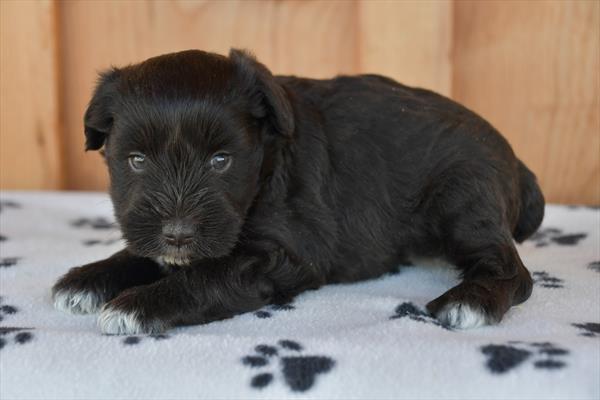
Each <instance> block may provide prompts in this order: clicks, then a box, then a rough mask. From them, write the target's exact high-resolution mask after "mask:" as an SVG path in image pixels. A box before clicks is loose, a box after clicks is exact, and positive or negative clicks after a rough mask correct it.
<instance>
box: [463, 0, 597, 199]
mask: <svg viewBox="0 0 600 400" xmlns="http://www.w3.org/2000/svg"><path fill="white" fill-rule="evenodd" d="M599 42H600V2H598V1H519V2H506V1H485V2H482V1H459V2H456V3H455V21H454V52H453V55H454V57H453V63H454V66H453V85H452V86H453V91H452V93H453V97H454V98H455V99H456V100H458V101H460V102H463V103H464V104H466V105H467V106H469V107H471V108H472V109H474V110H476V111H477V112H479V113H480V114H481V115H482V116H483V117H485V118H486V119H488V120H489V121H490V122H492V124H494V125H495V126H496V127H497V128H498V129H499V130H500V131H501V132H502V133H503V134H504V135H505V137H507V138H508V140H509V141H510V142H511V144H512V146H513V148H514V149H515V152H516V153H517V155H518V156H519V157H520V158H521V159H522V160H523V161H525V163H526V164H527V165H528V166H529V167H530V168H531V169H532V170H533V171H534V172H535V173H536V174H537V175H538V178H539V180H540V182H541V186H542V189H543V191H544V193H545V195H546V198H547V200H548V201H551V202H561V203H587V204H600V112H599V110H600V82H599V79H600V77H599V71H600V43H599Z"/></svg>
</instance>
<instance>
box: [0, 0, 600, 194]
mask: <svg viewBox="0 0 600 400" xmlns="http://www.w3.org/2000/svg"><path fill="white" fill-rule="evenodd" d="M0 4H1V7H2V8H1V13H2V28H1V29H2V31H1V37H2V54H1V55H2V60H1V62H2V64H1V66H2V69H1V71H0V73H1V84H2V90H1V99H0V100H1V101H0V103H1V104H2V107H1V120H2V125H1V130H0V145H1V146H0V147H1V152H0V155H1V158H0V187H1V188H44V189H46V188H64V189H101V190H103V189H105V188H106V183H107V175H106V172H105V168H104V166H103V164H102V162H101V160H100V157H99V156H98V155H97V154H96V153H84V152H83V126H82V116H83V112H84V110H85V107H86V104H87V101H88V100H89V96H90V92H91V90H92V87H93V84H94V81H95V78H96V72H97V71H98V70H101V69H103V68H107V67H108V66H110V65H123V64H128V63H132V62H137V61H141V60H143V59H145V58H147V57H150V56H154V55H157V54H160V53H165V52H172V51H177V50H182V49H188V48H201V49H205V50H209V51H216V52H220V53H226V52H227V51H228V50H229V48H230V47H244V48H249V49H251V50H253V51H254V52H255V54H256V55H257V56H258V58H259V59H260V60H261V61H263V62H264V63H265V64H267V65H268V66H269V67H270V68H271V69H272V70H273V71H274V72H275V73H285V74H298V75H306V76H312V77H329V76H332V75H335V74H339V73H362V72H378V73H382V74H386V75H389V76H392V77H394V78H396V79H398V80H399V81H402V82H403V83H407V84H410V85H417V86H423V87H427V88H431V89H433V90H436V91H439V92H441V93H443V94H445V95H448V96H451V97H453V98H455V99H457V100H458V101H460V102H463V103H464V104H466V105H467V106H469V107H471V108H473V109H474V110H476V111H477V112H479V113H481V114H482V115H483V116H484V117H485V118H487V119H488V120H490V121H491V122H492V123H493V124H494V125H496V126H497V127H498V128H499V129H500V130H501V131H502V132H503V133H504V135H505V136H506V137H507V138H508V139H509V141H510V142H511V143H512V144H513V146H514V148H515V150H516V152H517V153H518V154H519V156H520V157H521V158H522V159H523V160H524V161H525V162H526V163H528V165H530V166H531V168H532V169H533V170H534V171H535V172H536V174H538V176H539V177H540V181H541V182H542V186H543V189H544V192H545V193H546V196H547V197H548V199H549V200H551V201H558V202H571V203H589V204H598V203H600V119H599V114H600V111H599V109H600V104H599V96H600V87H599V86H600V82H599V81H598V73H599V71H600V65H599V60H600V2H597V1H577V0H575V1H570V2H566V1H564V2H563V1H560V0H554V1H523V2H519V1H513V2H505V1H498V2H496V1H473V2H469V1H450V0H449V1H379V0H363V1H352V2H351V1H328V0H323V1H319V0H310V1H308V0H307V1H295V0H264V1H252V0H247V1H244V0H231V1H227V0H222V1H138V0H132V1H128V0H122V1H68V2H67V1H65V2H59V1H51V0H45V1H38V0H22V1H11V0H2V1H0Z"/></svg>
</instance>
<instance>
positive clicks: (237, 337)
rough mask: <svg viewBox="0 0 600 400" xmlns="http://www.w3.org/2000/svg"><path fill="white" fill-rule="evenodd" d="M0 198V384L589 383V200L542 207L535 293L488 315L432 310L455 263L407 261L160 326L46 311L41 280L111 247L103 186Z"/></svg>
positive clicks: (25, 391) (547, 390) (493, 391)
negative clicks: (490, 321) (180, 324)
mask: <svg viewBox="0 0 600 400" xmlns="http://www.w3.org/2000/svg"><path fill="white" fill-rule="evenodd" d="M0 201H1V202H0V207H1V208H0V221H1V223H0V241H1V242H0V246H1V247H0V296H1V298H0V398H2V399H17V398H20V399H34V398H44V399H48V398H56V399H88V398H89V399H92V398H94V399H95V398H115V399H125V398H139V399H142V398H143V399H154V398H156V399H220V398H227V399H231V398H277V399H282V398H291V399H304V398H306V399H402V398H407V399H408V398H410V399H414V398H427V399H431V398H448V399H458V398H461V399H482V398H486V399H517V398H518V399H524V398H526V399H535V398H540V399H542V398H543V399H550V398H553V399H554V398H556V399H567V398H569V399H598V398H600V242H599V241H600V232H599V230H600V211H599V210H598V209H597V208H596V209H594V208H591V207H581V206H580V207H578V206H548V207H547V210H546V218H545V220H544V223H543V226H542V228H541V229H540V231H539V232H538V233H537V234H535V235H534V236H533V237H532V238H531V239H530V240H527V241H526V242H525V243H523V244H522V245H520V246H519V252H520V254H521V257H522V259H523V261H524V263H525V265H526V266H527V267H528V268H529V270H530V271H531V273H532V275H533V277H534V279H535V287H534V291H533V294H532V296H531V298H530V299H529V300H528V301H527V302H526V303H524V304H522V305H520V306H518V307H513V308H512V309H511V310H510V311H509V312H508V313H507V314H506V316H505V318H504V320H503V321H502V323H501V324H500V325H497V326H487V327H483V328H478V329H473V330H468V331H454V330H449V329H446V328H445V327H443V326H441V325H440V324H439V323H438V322H437V321H436V320H434V319H432V318H431V317H430V316H429V315H427V313H426V312H425V311H424V306H425V304H426V303H427V302H428V301H429V300H431V299H433V298H435V297H437V296H439V295H440V294H442V293H443V292H445V291H446V290H447V289H449V288H450V287H452V286H454V285H455V284H456V283H457V282H458V277H457V274H456V272H455V271H454V270H453V269H451V268H448V267H447V266H440V265H429V266H425V265H413V266H402V267H400V268H399V271H398V273H396V274H391V275H387V276H384V277H381V278H380V279H375V280H371V281H366V282H362V283H357V284H348V285H330V286H326V287H323V288H321V289H319V290H316V291H310V292H307V293H304V294H302V295H300V296H299V297H297V298H296V299H295V300H294V301H293V302H292V303H290V304H287V305H283V306H277V307H275V306H267V307H265V308H263V309H261V310H257V311H256V312H253V313H247V314H244V315H239V316H237V317H235V318H232V319H228V320H224V321H219V322H214V323H210V324H207V325H202V326H194V327H185V328H178V329H174V330H171V331H169V332H167V333H166V334H164V335H155V336H142V335H139V336H106V335H102V334H101V333H100V331H99V329H98V327H97V326H96V316H94V315H86V316H75V315H69V314H65V313H61V312H59V311H56V310H55V309H54V308H53V306H52V303H51V299H50V288H51V286H52V284H53V283H54V282H55V281H56V279H57V278H58V277H59V276H61V275H62V274H64V273H65V272H67V270H68V269H69V268H71V267H73V266H78V265H83V264H86V263H89V262H92V261H95V260H98V259H101V258H106V257H108V256H109V255H111V254H112V253H114V252H116V251H118V250H119V249H121V248H122V246H123V243H122V241H121V240H120V233H119V230H118V229H117V227H116V226H115V224H114V219H113V217H112V207H111V204H110V201H109V199H108V197H107V196H106V195H104V194H94V193H52V192H46V193H20V192H2V193H0ZM419 264H421V263H419Z"/></svg>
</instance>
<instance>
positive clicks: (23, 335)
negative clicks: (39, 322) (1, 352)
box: [0, 327, 33, 349]
mask: <svg viewBox="0 0 600 400" xmlns="http://www.w3.org/2000/svg"><path fill="white" fill-rule="evenodd" d="M32 329H33V328H14V327H0V349H3V348H4V347H5V346H6V345H7V344H8V343H9V340H8V336H9V335H12V334H14V337H13V342H14V343H15V344H25V343H27V342H29V341H31V339H33V334H32V333H31V332H28V331H31V330H32Z"/></svg>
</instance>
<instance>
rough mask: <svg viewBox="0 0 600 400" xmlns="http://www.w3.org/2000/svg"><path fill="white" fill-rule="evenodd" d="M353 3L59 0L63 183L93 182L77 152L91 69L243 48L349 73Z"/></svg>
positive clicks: (301, 70) (272, 60) (92, 165)
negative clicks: (167, 55)
mask: <svg viewBox="0 0 600 400" xmlns="http://www.w3.org/2000/svg"><path fill="white" fill-rule="evenodd" d="M354 12H355V9H354V5H353V3H351V2H337V1H310V2H308V1H216V2H208V1H206V2H189V1H169V2H167V1H165V2H141V1H119V2H100V1H95V2H87V1H78V2H64V3H60V16H61V21H62V24H61V26H62V28H63V29H62V35H61V43H62V48H63V49H64V51H63V54H62V65H63V74H64V76H65V77H66V79H64V85H63V92H64V103H63V106H64V110H65V122H66V135H67V141H66V143H67V146H68V147H67V149H66V150H67V151H66V155H67V171H68V185H69V187H73V188H79V189H99V188H100V189H101V188H105V187H106V183H107V175H106V172H105V168H104V166H103V165H102V161H101V160H100V157H99V156H97V155H96V154H84V153H83V150H82V149H83V126H82V115H83V112H84V110H85V107H86V104H87V102H88V100H89V97H90V94H91V91H92V87H93V83H94V81H95V78H96V72H97V71H99V70H102V69H104V68H107V67H108V66H110V65H117V66H118V65H124V64H129V63H133V62H138V61H142V60H144V59H145V58H148V57H151V56H155V55H158V54H162V53H167V52H173V51H178V50H185V49H190V48H198V49H203V50H208V51H215V52H218V53H222V54H226V53H227V52H228V51H229V49H230V47H241V48H248V49H251V50H252V51H254V53H255V54H256V55H257V57H258V58H259V59H260V60H261V61H263V62H264V63H265V64H267V65H268V66H269V67H270V68H271V69H272V70H273V71H274V72H275V73H281V74H302V75H308V76H313V77H327V76H332V75H335V74H338V73H354V72H356V68H355V59H354V42H355V40H354V37H353V35H354V33H353V24H354V21H355V13H354Z"/></svg>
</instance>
